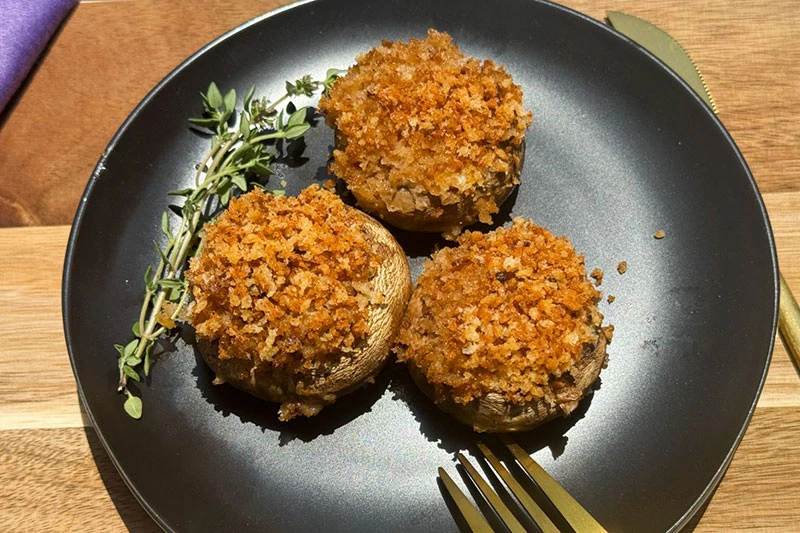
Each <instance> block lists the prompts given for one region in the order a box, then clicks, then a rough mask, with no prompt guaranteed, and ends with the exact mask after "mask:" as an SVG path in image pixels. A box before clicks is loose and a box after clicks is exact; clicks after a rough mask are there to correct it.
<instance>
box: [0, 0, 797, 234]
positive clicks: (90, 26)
mask: <svg viewBox="0 0 800 533" xmlns="http://www.w3.org/2000/svg"><path fill="white" fill-rule="evenodd" d="M285 3H287V1H286V0H254V1H244V0H239V1H227V0H226V1H223V0H203V1H200V2H198V1H197V0H170V1H162V0H139V1H135V2H100V3H82V4H80V5H78V7H77V8H76V9H75V11H74V12H73V13H72V15H71V17H70V18H69V20H68V21H67V22H66V23H65V24H64V26H63V28H62V30H61V32H60V33H59V34H58V35H57V36H56V37H55V39H54V41H53V43H52V45H51V47H50V48H49V50H48V52H47V54H46V55H45V56H44V58H43V59H42V61H41V64H40V65H39V67H38V68H37V69H35V71H34V72H33V73H32V75H31V76H30V77H29V82H28V84H27V86H26V87H25V89H24V90H23V91H22V93H21V95H20V97H19V98H18V100H17V101H16V104H15V105H14V106H12V107H11V108H10V109H9V110H7V111H6V113H5V115H4V116H3V117H2V118H0V226H17V225H47V224H66V223H69V222H70V221H71V219H72V216H73V214H74V212H75V208H76V206H77V203H78V199H79V198H80V195H81V192H82V191H83V188H84V186H85V184H86V181H87V179H88V178H89V175H90V174H91V171H92V169H93V168H94V165H95V164H96V162H97V160H98V158H99V157H100V156H101V154H102V153H103V150H104V148H105V146H106V145H107V143H108V141H109V140H110V139H111V137H112V135H113V134H114V132H115V131H116V130H117V128H118V127H119V126H120V125H121V124H122V122H123V120H124V119H125V117H126V116H127V115H128V114H129V113H130V111H131V110H133V108H134V107H135V106H136V104H137V103H138V102H139V101H140V100H141V99H142V98H143V97H144V96H145V95H146V94H147V92H148V91H149V90H150V89H151V88H152V87H153V86H154V85H155V84H156V83H157V82H158V81H159V80H160V79H161V78H163V77H164V76H165V75H166V74H168V73H169V72H170V71H171V70H172V69H173V68H174V67H176V66H177V65H178V64H179V63H180V62H181V61H182V60H183V59H184V58H186V57H187V56H189V55H190V54H191V53H192V52H194V51H195V50H197V49H198V48H200V47H201V46H202V45H204V44H205V43H207V42H209V41H211V40H212V39H214V38H215V37H217V36H218V35H220V34H221V33H223V32H225V31H226V30H228V29H230V28H232V27H234V26H236V25H237V24H239V23H241V22H244V21H246V20H248V19H250V18H252V17H255V16H257V15H259V14H262V13H264V12H266V11H269V10H270V9H272V8H274V7H276V6H278V5H282V4H285ZM565 3H566V4H567V5H568V6H570V7H572V8H575V9H577V10H579V11H581V12H584V13H587V14H588V15H590V16H593V17H595V18H598V19H602V18H603V17H604V16H605V10H606V9H609V8H613V9H618V10H622V11H626V12H628V13H631V14H634V15H638V16H641V17H643V18H645V19H648V20H650V21H652V22H653V23H655V24H657V25H659V26H661V27H662V28H664V29H665V30H667V31H668V32H670V33H671V34H672V35H673V36H675V37H676V38H677V39H678V40H679V41H680V42H681V43H682V44H683V45H684V46H685V47H686V48H687V49H688V50H689V51H690V52H691V54H692V56H693V58H694V59H695V60H696V62H697V63H698V65H699V66H700V68H701V70H702V72H703V74H704V75H705V77H706V80H707V81H708V84H709V86H710V88H711V91H712V93H713V94H714V96H715V98H716V100H717V103H718V105H719V107H720V110H721V113H720V118H721V119H722V120H723V122H724V123H725V124H726V125H727V127H728V128H729V130H730V131H731V133H732V135H733V137H734V139H735V140H736V142H737V143H738V144H739V147H740V148H741V150H742V152H743V153H744V155H745V157H746V159H747V160H748V162H749V164H750V166H751V167H752V170H753V173H754V174H755V176H756V178H757V180H758V183H759V185H760V187H761V189H762V190H763V191H766V192H771V191H785V190H793V191H797V190H800V180H798V179H797V176H798V175H800V151H798V150H796V149H795V145H796V142H797V139H798V138H800V120H797V119H798V113H800V112H798V110H799V109H800V90H798V89H799V88H800V46H798V44H800V37H799V36H798V32H797V31H795V30H796V28H797V27H800V9H796V4H795V2H794V0H775V1H772V0H771V1H770V2H768V3H766V4H762V3H761V2H756V1H755V0H752V1H749V2H737V3H736V4H735V5H734V4H731V2H730V1H729V0H710V1H708V2H703V3H702V4H700V3H698V2H695V1H694V0H681V1H666V0H659V1H656V2H645V1H644V0H617V1H615V2H614V3H613V4H609V3H608V2H600V1H598V0H591V1H590V0H567V1H566V2H565ZM187 13H191V22H190V23H187V24H176V23H175V21H177V20H184V19H185V17H186V14H187ZM745 52H746V53H745ZM20 184H25V185H24V186H20Z"/></svg>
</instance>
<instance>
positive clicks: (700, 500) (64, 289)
mask: <svg viewBox="0 0 800 533" xmlns="http://www.w3.org/2000/svg"><path fill="white" fill-rule="evenodd" d="M325 1H329V0H296V1H294V2H290V3H288V4H286V5H283V6H280V7H277V8H275V9H272V10H270V11H267V12H265V13H262V14H261V15H258V16H256V17H254V18H251V19H249V20H247V21H245V22H243V23H241V24H239V25H237V26H235V27H233V28H231V29H230V30H228V31H226V32H224V33H222V34H221V35H219V36H218V37H216V38H214V39H213V40H211V41H209V42H208V43H207V44H205V45H204V46H202V47H201V48H199V49H197V50H196V51H195V52H193V53H192V54H191V55H189V56H188V57H187V58H186V59H184V60H183V61H181V62H180V63H179V64H178V65H177V66H176V67H174V68H173V69H172V70H171V71H170V72H169V73H168V74H167V75H166V76H164V77H163V78H162V79H161V80H160V81H159V82H158V83H157V84H156V85H155V86H154V87H153V88H152V89H150V90H149V91H148V92H147V94H146V95H145V96H144V97H143V98H142V100H141V101H140V102H139V103H138V104H137V105H136V107H134V109H133V110H132V111H131V112H130V114H129V115H128V116H127V117H126V118H125V120H124V121H123V122H122V124H121V125H120V127H119V128H118V129H117V131H116V132H115V134H114V135H113V137H112V138H111V140H110V141H109V143H108V145H107V146H106V147H105V149H104V150H103V153H102V154H101V156H100V158H99V159H98V161H97V164H96V165H95V167H94V169H93V170H92V172H91V174H90V177H89V180H88V182H87V184H86V187H85V188H84V190H83V193H82V194H81V197H80V200H79V202H78V207H77V209H76V212H75V216H74V218H73V221H72V224H71V228H70V233H69V238H68V240H67V247H66V252H65V256H64V267H63V270H62V278H61V316H62V327H63V330H64V339H65V342H66V346H67V352H68V355H69V360H70V366H71V367H72V373H73V376H74V378H75V382H76V385H77V389H78V397H79V399H80V402H81V406H82V407H83V411H84V413H85V415H86V417H87V418H88V420H89V422H90V423H91V427H92V429H93V430H94V431H95V433H96V435H97V437H98V439H99V440H100V443H101V444H102V445H103V449H104V451H105V452H106V454H107V455H108V457H109V459H110V460H111V463H112V464H113V465H114V468H116V470H117V472H118V473H119V475H120V477H121V478H122V480H123V481H124V483H125V485H126V486H127V488H128V489H129V490H130V491H131V493H132V494H133V495H134V497H135V498H136V500H137V501H138V502H139V504H140V505H141V506H142V507H143V508H144V510H145V511H146V512H147V513H148V514H149V515H150V517H151V518H153V520H154V521H155V522H156V523H157V524H158V525H159V527H161V528H162V529H164V530H166V531H175V529H174V527H173V526H172V525H171V524H169V523H167V521H166V520H165V519H164V518H163V517H162V516H161V515H160V514H159V512H158V511H157V510H156V509H155V508H154V507H153V506H152V505H151V504H150V503H149V502H148V501H147V499H146V498H145V497H144V496H143V495H142V494H141V493H140V492H139V490H138V489H137V487H136V486H135V485H134V484H133V482H132V481H131V480H130V479H129V477H128V475H127V473H126V472H125V470H124V469H123V468H122V467H121V465H120V463H119V459H118V458H117V457H116V455H115V454H114V453H113V451H112V450H111V449H110V447H109V444H108V442H107V439H106V437H105V435H104V433H103V431H102V430H101V429H100V428H99V427H98V426H97V423H96V420H95V416H94V414H93V413H92V410H91V408H90V407H89V405H88V403H87V400H86V397H85V392H84V389H83V386H82V384H81V380H80V377H79V376H78V374H77V371H76V365H75V356H74V354H73V349H72V339H71V335H70V330H69V327H68V326H69V324H68V323H69V313H68V307H69V302H70V296H69V291H68V284H69V279H70V275H71V272H72V263H73V256H74V253H75V244H76V241H77V240H78V237H79V234H80V230H81V226H82V222H83V217H84V215H85V212H86V205H87V203H88V202H87V200H88V199H89V197H90V196H91V194H92V192H93V190H94V187H95V185H96V184H97V182H98V181H99V179H100V178H101V177H102V175H103V173H104V172H105V161H106V159H107V158H108V156H109V154H110V153H111V152H112V151H113V150H114V148H115V146H116V144H117V142H118V141H119V139H120V138H121V137H122V136H123V135H124V134H125V132H126V131H127V129H128V127H129V126H130V124H131V123H132V122H133V121H134V120H136V118H137V117H138V116H139V114H140V113H141V111H142V110H143V109H144V108H145V107H146V106H147V105H148V104H149V103H150V101H151V100H152V99H153V98H154V97H155V96H156V94H158V93H159V92H160V91H161V89H162V88H163V87H164V86H166V85H167V84H168V83H170V82H171V81H172V80H173V79H174V78H175V77H176V76H177V75H178V74H179V73H180V72H181V71H183V70H184V69H185V68H186V67H188V66H189V65H190V64H191V63H193V62H194V61H195V60H197V59H198V58H199V57H200V56H202V55H203V54H205V53H206V52H208V51H209V50H211V49H212V48H214V47H216V46H217V45H218V44H220V43H221V42H223V41H225V40H227V39H229V38H231V37H233V36H235V35H236V34H238V33H240V32H242V31H244V30H246V29H247V28H249V27H251V26H254V25H256V24H259V23H261V22H263V21H264V20H267V19H270V18H272V17H274V16H277V15H280V14H281V13H283V12H285V11H289V10H292V9H295V8H298V7H301V6H304V5H306V4H313V3H322V2H325ZM526 1H529V2H531V3H535V4H541V5H544V6H547V7H549V8H554V9H557V10H559V11H562V12H564V13H566V14H567V15H569V16H573V17H577V18H578V19H580V20H581V21H582V22H584V23H589V24H590V25H592V26H594V27H595V28H597V29H601V30H602V31H606V32H608V33H609V34H610V35H612V36H613V37H615V38H617V39H620V40H621V41H622V42H624V43H625V44H626V45H627V46H629V47H631V48H632V49H634V50H636V51H637V52H638V53H640V54H643V55H644V56H645V57H647V58H649V59H650V60H651V61H653V62H654V63H655V64H656V65H658V66H659V67H660V69H661V70H663V71H665V72H666V74H667V75H669V76H671V77H672V78H673V79H674V80H675V81H677V82H678V83H679V85H681V86H682V87H683V90H684V92H688V93H690V95H691V97H692V98H693V99H694V100H695V104H696V105H698V106H699V107H700V108H702V109H703V112H705V114H706V115H707V117H708V118H710V119H711V121H712V123H713V125H714V126H715V127H716V129H717V130H719V132H720V133H721V134H722V136H723V138H724V139H725V141H727V143H728V144H729V145H730V147H731V148H732V149H733V152H734V154H735V156H736V159H737V160H738V163H739V164H740V165H741V168H742V169H743V170H744V172H745V175H746V177H747V181H748V183H749V186H750V189H751V191H752V193H753V195H754V197H755V199H756V202H757V205H758V209H759V212H760V214H761V218H762V220H763V222H764V227H765V229H766V236H767V241H768V248H769V252H770V253H769V259H770V262H771V267H772V268H771V270H772V277H773V290H772V299H773V302H772V303H773V305H772V307H773V313H772V327H771V332H770V341H769V346H768V350H767V355H766V359H765V365H764V369H763V371H762V374H761V377H760V379H759V383H758V387H757V389H756V393H755V396H754V398H753V402H752V404H751V405H750V408H749V409H748V411H747V413H746V415H745V418H744V422H743V424H742V427H741V429H740V430H739V432H738V433H737V435H736V438H735V439H734V441H733V443H732V446H731V448H730V450H729V451H728V453H727V454H726V456H725V458H724V460H723V461H722V463H721V464H720V466H719V468H718V469H717V471H716V472H715V473H714V475H713V476H712V477H711V479H710V481H709V483H708V484H707V485H706V487H705V488H704V489H703V491H702V492H701V493H700V494H699V495H698V497H697V498H696V499H695V501H694V503H693V504H692V505H691V506H690V507H689V508H688V509H687V510H686V512H685V513H684V514H683V515H682V516H681V517H680V518H679V519H678V521H677V522H675V524H673V526H672V527H670V528H669V529H668V530H667V533H673V532H677V531H680V530H681V529H682V528H683V527H684V526H686V524H687V523H689V521H690V520H691V519H692V518H693V517H694V516H695V515H696V514H697V512H698V511H699V510H700V509H701V508H702V507H703V506H704V505H705V504H706V503H707V502H708V501H709V498H710V497H711V495H712V494H713V493H714V491H715V490H716V488H717V487H718V486H719V484H720V482H721V480H722V478H723V476H724V475H725V473H726V472H727V469H728V467H729V466H730V463H731V461H732V459H733V456H734V455H735V453H736V451H737V449H738V447H739V445H740V444H741V442H742V439H743V438H744V435H745V433H746V432H747V429H748V428H749V426H750V423H751V421H752V418H753V414H754V413H755V410H756V407H757V404H758V401H759V398H760V397H761V394H762V392H763V390H764V383H765V381H766V378H767V374H768V372H769V368H770V365H771V362H772V357H773V353H774V349H775V336H776V331H777V326H778V309H779V298H780V281H779V268H778V257H777V249H776V246H775V237H774V234H773V230H772V224H771V222H770V219H769V214H768V212H767V209H766V205H765V204H764V198H763V196H762V194H761V191H760V189H759V187H758V183H757V182H756V180H755V177H754V176H753V173H752V171H751V170H750V166H749V165H748V164H747V161H746V160H745V158H744V155H743V154H742V152H741V150H740V149H739V146H738V145H737V144H736V142H735V140H734V139H733V137H732V136H731V134H730V132H729V131H728V129H727V128H726V127H725V125H724V124H723V123H722V121H721V120H720V118H719V116H718V115H717V114H716V113H714V112H713V110H712V109H711V108H710V107H709V106H708V105H707V104H706V103H705V101H704V100H703V99H702V98H701V97H700V96H699V95H698V94H697V93H696V92H695V91H694V90H693V89H692V88H691V87H690V86H689V85H688V84H687V83H686V81H684V79H683V78H681V77H680V76H679V75H678V74H676V73H675V72H674V71H673V70H672V69H671V68H670V67H669V66H668V65H667V64H666V63H664V62H663V61H662V60H661V59H659V58H658V57H656V56H655V55H654V54H652V53H651V52H650V51H649V50H647V49H646V48H644V47H643V46H641V45H640V44H639V43H637V42H636V41H634V40H633V39H631V38H629V37H628V36H626V35H624V34H623V33H621V32H619V31H618V30H617V29H615V28H614V27H613V26H610V25H608V24H604V23H603V22H601V21H600V20H597V19H595V18H593V17H591V16H589V15H587V14H585V13H581V12H580V11H577V10H575V9H573V8H570V7H567V6H564V5H561V4H558V3H555V2H553V1H551V0H526Z"/></svg>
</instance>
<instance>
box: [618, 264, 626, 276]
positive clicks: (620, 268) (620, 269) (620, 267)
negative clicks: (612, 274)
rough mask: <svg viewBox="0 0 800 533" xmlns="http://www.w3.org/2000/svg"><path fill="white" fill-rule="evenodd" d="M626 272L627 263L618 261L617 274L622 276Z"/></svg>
mask: <svg viewBox="0 0 800 533" xmlns="http://www.w3.org/2000/svg"><path fill="white" fill-rule="evenodd" d="M627 271H628V262H627V261H620V263H619V264H618V265H617V272H619V273H620V274H624V273H625V272H627Z"/></svg>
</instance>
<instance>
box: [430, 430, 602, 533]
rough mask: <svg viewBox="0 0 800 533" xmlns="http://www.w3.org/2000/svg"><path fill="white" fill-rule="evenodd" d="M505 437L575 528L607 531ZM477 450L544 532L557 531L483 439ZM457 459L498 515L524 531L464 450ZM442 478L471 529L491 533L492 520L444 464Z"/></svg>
mask: <svg viewBox="0 0 800 533" xmlns="http://www.w3.org/2000/svg"><path fill="white" fill-rule="evenodd" d="M502 440H503V443H504V444H505V446H506V448H508V450H509V451H510V452H511V453H512V454H513V456H514V458H515V459H516V461H517V463H518V464H519V466H520V467H522V469H523V470H524V471H525V472H527V474H528V475H529V476H530V478H531V480H533V482H534V483H536V485H537V486H538V488H539V489H540V490H541V491H542V493H544V495H545V496H547V498H548V499H549V500H550V502H551V503H552V504H553V506H554V507H555V508H556V509H557V510H558V512H559V513H560V514H561V517H563V519H564V520H566V522H567V523H568V524H569V525H570V527H572V529H574V530H575V531H577V532H578V533H606V530H605V529H604V528H603V526H601V525H600V523H598V522H597V520H595V519H594V518H593V517H592V515H590V514H589V513H588V512H587V511H586V509H584V508H583V507H582V506H581V504H580V503H578V501H577V500H575V498H573V497H572V496H570V494H569V493H568V492H567V491H566V490H564V488H563V487H562V486H561V485H559V484H558V482H557V481H556V480H555V479H553V478H552V477H550V475H549V474H548V473H547V472H545V471H544V469H542V467H541V466H539V465H538V464H537V463H536V462H535V461H534V460H533V459H532V458H531V456H530V455H528V454H527V453H525V450H523V449H522V448H521V447H520V446H518V445H517V444H515V443H513V442H512V441H511V440H509V439H508V438H503V439H502ZM478 449H479V450H480V452H481V454H483V457H484V458H485V459H486V461H487V462H488V463H489V464H490V465H491V466H492V468H493V469H494V471H495V472H496V473H497V474H498V475H499V476H500V478H501V479H502V480H503V482H504V483H505V484H506V486H507V487H508V488H509V490H510V491H511V493H512V494H514V497H515V498H516V499H517V501H518V502H519V504H520V506H521V507H522V508H523V509H525V511H526V512H527V513H528V515H529V516H530V518H531V519H532V520H533V521H534V523H535V524H536V525H537V526H538V527H539V529H541V530H542V533H558V532H559V528H558V527H557V526H556V525H555V523H554V522H553V520H551V518H550V517H549V516H548V515H547V513H546V512H545V511H544V510H543V509H542V508H541V507H540V506H539V504H537V503H536V502H535V501H534V499H533V498H532V497H531V495H530V493H529V492H528V491H527V490H526V489H525V488H524V487H523V486H522V484H520V482H519V481H518V480H517V479H515V478H514V476H513V475H512V474H511V472H510V471H509V470H508V469H507V468H506V467H505V466H503V464H502V463H501V462H500V460H499V459H498V458H497V456H496V455H495V454H494V453H492V451H491V450H490V449H489V448H488V447H487V446H486V445H485V444H483V443H481V442H479V443H478ZM458 461H459V462H460V463H461V465H462V466H463V467H464V470H465V471H466V473H467V476H468V477H469V478H470V480H471V481H472V482H473V483H474V485H475V487H476V488H477V489H478V490H479V491H480V493H481V494H482V495H483V497H484V498H485V499H486V503H488V504H489V506H490V507H491V508H492V509H493V510H494V511H495V513H497V516H498V517H499V518H500V520H502V522H503V523H504V524H505V525H506V527H507V528H508V529H509V531H511V532H512V533H525V531H526V529H525V527H524V526H523V525H522V523H520V521H519V520H518V519H517V517H516V516H515V515H514V513H513V512H512V511H511V509H509V508H508V506H507V505H506V504H505V502H503V500H502V499H501V498H500V496H499V495H498V494H497V493H496V492H495V491H494V490H493V489H492V487H491V486H490V485H489V483H487V482H486V480H485V479H484V478H483V477H482V476H481V474H480V473H479V472H478V471H477V470H476V469H475V467H474V466H472V463H470V462H469V460H468V459H467V458H466V457H464V455H463V454H461V453H459V454H458ZM439 477H440V478H441V480H442V484H443V485H444V487H445V489H446V490H447V492H448V494H449V495H450V496H451V497H452V498H453V502H454V503H455V504H456V506H457V507H458V510H459V511H460V512H461V515H462V516H463V517H464V520H465V521H466V523H467V525H468V526H469V527H470V529H471V530H472V531H473V532H474V533H492V528H491V526H490V525H489V522H487V521H486V519H485V518H484V517H483V516H481V513H480V512H479V511H478V508H477V507H475V506H474V505H473V504H472V502H470V501H469V499H468V498H467V497H466V496H465V495H464V493H463V492H462V491H461V489H459V488H458V486H457V485H456V484H455V482H454V481H453V479H452V478H451V477H450V476H449V475H448V474H447V472H445V470H444V469H443V468H441V467H439Z"/></svg>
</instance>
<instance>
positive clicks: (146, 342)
mask: <svg viewBox="0 0 800 533" xmlns="http://www.w3.org/2000/svg"><path fill="white" fill-rule="evenodd" d="M342 72H343V71H340V70H337V69H330V70H328V72H327V73H326V76H325V79H324V80H322V81H317V80H314V79H312V78H311V76H303V77H302V78H300V79H299V80H296V81H295V82H294V83H291V82H288V81H287V82H286V93H285V94H284V95H283V96H281V97H280V98H278V99H277V100H275V101H274V102H270V101H268V100H267V99H266V98H260V99H254V98H253V94H254V92H255V88H254V87H251V88H250V90H249V91H247V94H246V95H245V97H244V103H243V109H242V110H241V111H240V112H239V114H238V124H237V126H236V127H231V122H232V120H231V119H232V117H233V116H234V114H235V113H236V92H235V91H234V90H230V91H228V92H227V93H225V94H224V95H223V94H222V92H220V90H219V88H218V87H217V85H216V84H214V83H213V82H212V83H211V85H209V87H208V91H207V92H206V93H205V94H203V95H201V96H202V98H203V116H202V117H200V118H192V119H189V121H190V122H191V124H192V125H193V126H194V127H195V128H199V129H201V130H202V131H205V132H208V133H211V135H212V136H211V148H210V149H209V151H208V153H207V154H206V156H205V157H204V158H203V160H202V161H201V162H200V164H198V165H197V171H196V172H195V176H194V187H189V188H186V189H182V190H179V191H173V192H170V193H169V194H170V195H172V196H178V197H182V198H184V201H183V205H182V206H181V207H180V208H179V209H178V212H179V213H180V216H181V220H180V222H179V223H178V224H177V226H174V225H173V224H170V215H169V212H168V211H164V213H163V214H162V216H161V233H162V234H163V235H164V238H165V239H166V244H165V245H164V247H163V248H162V246H161V245H159V244H158V242H156V241H153V245H154V246H155V249H156V253H157V255H158V258H159V259H158V263H157V264H156V266H155V268H153V267H152V266H148V267H147V270H146V272H145V274H144V285H145V293H144V301H143V303H142V307H141V310H140V312H139V318H138V319H137V320H136V322H134V323H133V327H132V331H133V336H134V339H133V340H131V341H130V342H129V343H127V344H125V345H121V344H115V345H114V348H116V350H117V352H118V353H119V357H118V361H117V364H118V367H119V384H118V387H117V390H118V391H119V392H120V393H123V394H125V397H126V398H125V403H124V408H125V411H126V412H127V413H128V414H129V415H130V416H131V417H133V418H140V417H141V416H142V400H141V398H139V397H138V396H136V395H134V393H133V392H132V391H131V390H130V388H129V387H128V383H129V380H133V381H137V382H138V381H140V380H141V378H142V376H141V374H140V371H139V369H140V368H141V372H142V373H143V374H144V375H145V376H147V375H149V374H150V367H151V366H152V354H151V352H152V350H153V346H154V345H155V342H156V340H157V339H158V338H159V337H161V336H162V335H164V334H165V333H167V332H169V331H170V330H172V329H173V328H174V327H175V325H176V321H177V320H179V319H180V317H181V313H182V312H183V311H184V309H185V308H186V306H187V304H188V303H189V291H188V290H187V285H186V279H185V277H184V270H185V267H186V263H187V259H188V258H189V256H190V255H192V254H196V253H197V252H198V251H199V249H200V247H201V246H202V244H200V243H199V242H198V241H199V240H200V239H199V233H200V229H201V228H202V226H203V224H204V223H205V222H207V221H208V220H209V219H210V217H211V216H212V215H213V213H214V212H215V211H216V210H218V209H219V208H224V207H225V206H227V204H228V202H229V201H230V199H231V196H232V195H233V194H234V192H235V191H237V190H238V191H241V192H244V191H247V189H248V187H250V186H259V184H258V183H256V182H255V180H256V179H258V178H259V177H262V176H265V175H269V174H271V173H272V171H271V168H270V165H271V164H272V162H273V161H274V160H275V158H276V157H277V155H278V154H277V151H276V148H275V147H274V144H272V143H271V141H275V140H277V139H286V140H291V139H297V138H298V137H301V136H302V135H303V134H304V133H305V132H306V131H308V129H309V128H310V127H311V123H310V122H309V120H310V119H309V116H308V115H309V113H308V108H306V107H301V108H299V109H296V110H294V111H293V112H291V113H288V116H287V111H286V108H282V107H279V106H281V104H283V103H284V102H285V101H287V100H288V99H289V98H291V97H293V96H300V95H302V96H312V95H313V94H314V93H315V92H316V91H317V90H319V89H322V91H323V93H325V94H327V92H328V91H329V90H330V88H331V85H332V84H333V82H334V81H335V80H336V78H337V77H338V76H339V75H340V74H341V73H342ZM289 109H292V108H291V107H290V108H289ZM276 192H277V191H276Z"/></svg>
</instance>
